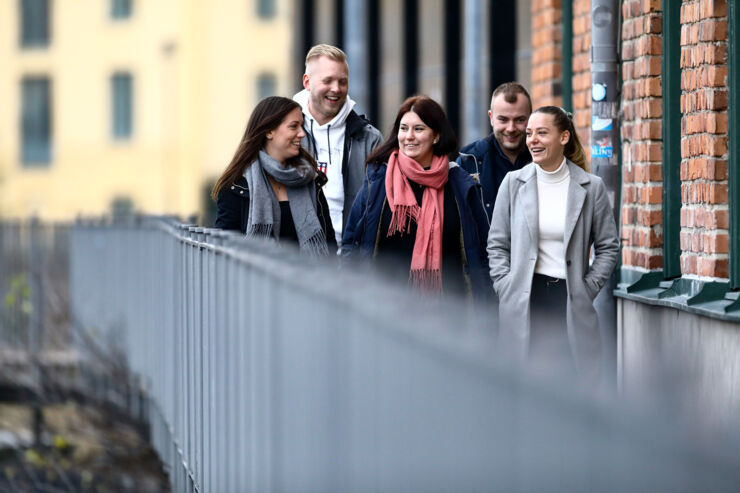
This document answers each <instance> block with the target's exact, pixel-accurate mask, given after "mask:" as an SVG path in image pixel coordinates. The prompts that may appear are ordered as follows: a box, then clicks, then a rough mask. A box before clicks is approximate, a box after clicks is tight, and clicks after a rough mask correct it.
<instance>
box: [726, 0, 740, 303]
mask: <svg viewBox="0 0 740 493" xmlns="http://www.w3.org/2000/svg"><path fill="white" fill-rule="evenodd" d="M727 7H728V9H727V17H728V21H729V22H728V23H729V32H730V33H737V32H738V29H740V2H739V1H738V0H732V1H731V2H727ZM727 41H728V44H729V57H728V65H729V83H728V87H730V88H733V87H738V84H740V46H738V40H737V36H736V35H735V36H733V35H729V36H727ZM728 93H729V97H730V101H729V103H730V105H729V111H728V112H727V114H728V116H729V163H728V165H729V173H730V178H729V192H730V197H729V203H730V248H729V250H730V287H731V288H733V289H738V288H740V245H739V244H738V243H739V242H740V95H738V93H737V91H733V90H732V89H730V90H729V91H728ZM738 305H740V303H738ZM739 307H740V306H737V305H736V307H735V308H739Z"/></svg>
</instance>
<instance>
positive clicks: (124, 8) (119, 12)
mask: <svg viewBox="0 0 740 493" xmlns="http://www.w3.org/2000/svg"><path fill="white" fill-rule="evenodd" d="M133 11H134V0H110V11H109V12H108V15H109V17H110V18H111V19H112V20H114V21H126V20H128V19H130V18H131V17H132V15H133Z"/></svg>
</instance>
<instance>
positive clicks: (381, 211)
mask: <svg viewBox="0 0 740 493" xmlns="http://www.w3.org/2000/svg"><path fill="white" fill-rule="evenodd" d="M387 203H388V197H385V198H384V199H383V205H381V206H380V218H379V219H378V232H377V233H376V234H375V249H374V250H373V258H375V257H377V256H378V246H379V245H380V230H381V229H382V228H381V227H380V226H381V225H382V224H383V211H384V210H385V204H387Z"/></svg>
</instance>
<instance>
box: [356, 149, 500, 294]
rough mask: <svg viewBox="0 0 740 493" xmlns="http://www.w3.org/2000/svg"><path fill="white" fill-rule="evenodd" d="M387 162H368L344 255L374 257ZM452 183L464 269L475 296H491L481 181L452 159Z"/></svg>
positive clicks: (383, 199) (486, 220)
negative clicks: (461, 241)
mask: <svg viewBox="0 0 740 493" xmlns="http://www.w3.org/2000/svg"><path fill="white" fill-rule="evenodd" d="M387 169H388V167H387V165H386V164H377V163H376V164H369V165H368V166H367V170H366V173H365V180H364V183H363V184H362V188H361V189H360V191H359V193H358V194H357V198H356V199H355V203H354V204H353V205H352V210H351V212H350V214H349V221H348V222H347V225H346V226H345V228H344V236H343V237H342V256H344V257H350V258H353V257H354V258H371V257H372V255H373V252H374V251H375V246H376V241H377V238H378V228H379V227H380V220H381V213H382V210H383V203H384V202H385V200H386V191H385V172H386V170H387ZM448 180H449V183H450V185H451V188H452V191H453V193H454V194H455V200H456V201H457V205H458V207H459V209H460V227H461V229H462V236H463V246H464V250H465V251H464V253H465V256H464V258H465V259H466V261H467V265H466V266H465V272H466V274H467V275H468V276H469V278H470V282H471V285H472V287H473V295H474V296H475V297H476V298H490V297H491V296H492V294H493V289H492V286H491V283H490V280H489V278H488V258H487V254H486V240H487V237H488V219H487V217H486V213H485V211H484V210H483V205H482V204H481V201H480V185H478V184H477V183H475V181H474V180H473V179H472V178H471V176H470V175H469V174H468V173H466V172H465V171H464V170H463V169H462V168H460V167H459V166H458V165H456V164H455V163H450V174H449V178H448Z"/></svg>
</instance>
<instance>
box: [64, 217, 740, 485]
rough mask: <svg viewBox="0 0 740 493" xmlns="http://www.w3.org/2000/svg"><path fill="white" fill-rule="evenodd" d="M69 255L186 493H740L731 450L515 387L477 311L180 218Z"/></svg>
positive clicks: (75, 239) (668, 426)
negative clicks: (140, 393) (142, 396)
mask: <svg viewBox="0 0 740 493" xmlns="http://www.w3.org/2000/svg"><path fill="white" fill-rule="evenodd" d="M70 242H71V244H70V260H71V266H70V283H71V293H72V298H71V301H72V312H73V313H74V316H75V318H76V320H77V321H78V323H79V324H81V325H82V326H83V328H84V330H88V331H93V332H96V333H99V334H100V335H101V338H103V339H105V340H107V341H109V342H110V343H111V344H114V345H117V346H118V347H120V348H121V350H122V352H123V354H124V356H125V358H126V359H127V361H128V362H129V365H130V369H131V372H132V374H133V375H134V378H135V379H136V380H137V382H138V384H139V385H141V387H142V388H143V389H144V390H145V391H146V393H147V395H148V396H149V397H150V398H151V404H152V405H151V406H150V407H149V408H148V414H149V416H148V417H149V422H150V427H151V434H152V435H151V436H152V442H153V444H154V446H155V448H156V450H157V451H158V453H159V454H160V457H161V458H162V460H163V462H164V463H165V464H166V466H167V467H168V469H169V474H170V477H171V482H172V485H173V490H174V491H178V492H180V491H201V492H231V491H234V492H241V491H257V492H263V491H302V492H305V491H317V492H325V491H358V492H364V491H375V492H385V491H633V490H640V491H734V490H736V487H737V484H740V482H739V480H740V467H739V466H740V459H738V458H737V457H736V455H737V454H735V452H734V450H735V448H733V447H732V446H731V445H732V444H733V443H734V442H732V443H730V444H729V445H728V444H725V443H723V442H721V441H714V440H713V441H711V446H710V445H708V443H707V441H699V442H697V441H694V440H692V439H691V437H692V435H691V433H690V432H689V431H687V430H686V429H685V428H682V426H683V423H678V422H673V421H671V420H668V419H666V418H665V416H664V415H663V414H661V412H660V410H655V409H653V410H651V411H646V410H644V409H643V410H640V411H638V410H635V409H633V408H627V407H626V406H624V405H621V404H619V403H616V402H614V401H613V400H612V399H604V400H600V401H597V400H592V399H588V398H586V397H584V396H583V395H582V394H580V393H578V392H576V391H574V390H573V389H571V388H570V387H568V386H567V385H565V384H562V383H558V382H556V381H549V380H542V379H535V378H532V377H531V376H527V375H525V374H523V373H521V372H518V371H515V370H514V369H513V368H512V367H510V366H509V364H508V363H507V360H506V359H505V358H503V357H502V355H500V354H497V352H496V343H495V334H494V328H493V327H492V326H491V325H492V323H491V322H490V320H491V318H490V317H489V316H488V314H486V313H485V311H484V312H477V311H475V310H473V309H472V308H471V307H470V306H468V305H466V304H464V303H461V304H455V303H446V302H437V303H432V302H429V301H426V300H422V299H420V298H418V297H415V296H413V295H410V294H408V293H406V292H405V290H403V289H399V288H397V287H394V286H391V285H388V284H386V283H384V282H383V281H382V280H379V279H376V278H374V277H373V276H371V275H369V274H368V273H366V272H356V271H350V269H348V268H344V269H337V267H336V265H333V264H334V263H333V262H331V259H330V261H327V262H322V261H319V260H316V259H307V258H306V257H301V256H299V255H298V253H297V252H296V251H294V250H292V249H290V248H287V247H285V246H284V245H277V244H275V243H267V242H264V243H263V242H258V241H250V240H248V239H245V238H242V237H241V236H240V235H235V234H230V233H225V232H221V231H216V230H209V229H202V228H198V227H194V226H186V225H182V224H178V223H176V222H174V221H172V220H167V219H160V218H142V219H141V220H140V221H138V222H136V223H132V224H112V225H111V224H109V225H95V224H84V223H79V224H78V225H76V226H75V227H74V228H73V230H72V232H71V238H70ZM725 438H726V439H727V436H725ZM728 440H729V439H728Z"/></svg>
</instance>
